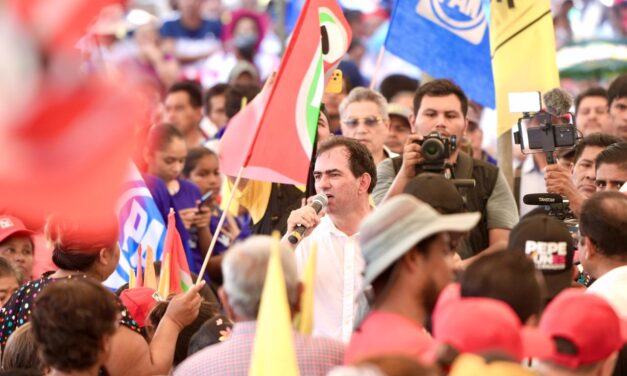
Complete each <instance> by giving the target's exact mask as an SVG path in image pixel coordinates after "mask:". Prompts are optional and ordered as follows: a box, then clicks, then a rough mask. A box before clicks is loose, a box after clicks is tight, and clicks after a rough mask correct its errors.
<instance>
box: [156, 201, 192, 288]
mask: <svg viewBox="0 0 627 376" xmlns="http://www.w3.org/2000/svg"><path fill="white" fill-rule="evenodd" d="M163 248H164V251H163V255H162V258H161V260H162V264H161V271H162V273H161V277H160V278H163V277H164V273H163V270H165V269H166V268H167V266H166V265H164V263H165V262H166V260H167V257H166V254H169V255H170V257H169V262H170V265H169V268H168V269H169V271H170V272H169V273H167V274H169V277H170V281H169V282H170V283H169V286H170V288H169V293H170V294H178V293H179V292H181V291H187V290H189V289H190V288H191V287H192V285H193V283H192V274H191V273H190V271H189V265H188V263H187V258H186V257H185V248H183V242H182V241H181V236H180V234H179V232H178V231H177V230H176V220H175V219H174V211H173V210H170V214H168V229H167V232H166V234H165V244H164V246H163ZM165 283H167V281H166V282H165ZM159 285H161V282H159ZM163 298H166V297H165V296H164V297H163Z"/></svg>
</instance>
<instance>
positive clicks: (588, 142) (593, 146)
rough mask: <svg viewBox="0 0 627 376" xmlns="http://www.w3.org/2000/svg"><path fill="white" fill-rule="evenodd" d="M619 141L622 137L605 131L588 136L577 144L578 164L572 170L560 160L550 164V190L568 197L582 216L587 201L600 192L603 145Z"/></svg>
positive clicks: (548, 190) (547, 188)
mask: <svg viewBox="0 0 627 376" xmlns="http://www.w3.org/2000/svg"><path fill="white" fill-rule="evenodd" d="M616 142H620V139H619V138H617V137H614V136H611V135H608V134H605V133H593V134H591V135H589V136H586V137H584V138H583V139H582V140H581V141H579V143H577V146H575V164H574V166H573V168H572V169H571V170H570V171H569V170H568V169H567V168H565V167H564V166H562V165H560V164H552V165H548V166H547V167H546V169H545V173H544V180H545V182H546V190H547V192H549V193H558V194H561V195H562V196H565V197H566V198H568V201H569V204H570V209H571V210H572V211H573V213H574V214H575V216H577V217H579V212H580V211H581V204H582V203H583V201H584V200H585V199H587V198H588V197H590V196H591V195H592V194H593V193H594V192H596V186H595V180H596V173H595V159H596V157H597V155H599V153H601V151H603V149H605V148H606V147H608V146H610V145H612V144H614V143H616Z"/></svg>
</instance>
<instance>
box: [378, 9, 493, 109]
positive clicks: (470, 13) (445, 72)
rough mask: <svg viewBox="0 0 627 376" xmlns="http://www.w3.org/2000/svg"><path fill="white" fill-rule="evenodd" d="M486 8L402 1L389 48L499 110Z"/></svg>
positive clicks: (391, 29) (386, 43)
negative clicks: (493, 76)
mask: <svg viewBox="0 0 627 376" xmlns="http://www.w3.org/2000/svg"><path fill="white" fill-rule="evenodd" d="M485 10H486V9H485V5H484V4H483V3H482V0H397V1H396V6H395V7H394V11H393V13H392V20H391V23H390V30H389V32H388V35H387V38H386V40H385V48H386V50H388V51H390V52H392V53H393V54H395V55H397V56H399V57H400V58H402V59H404V60H407V61H408V62H410V63H412V64H414V65H416V66H417V67H419V68H420V69H422V70H424V71H425V72H426V73H428V74H429V75H430V76H432V77H434V78H449V79H451V80H453V81H455V83H457V84H458V85H459V86H461V88H462V89H463V90H464V91H465V92H466V94H467V95H468V96H469V97H470V98H471V99H472V100H474V101H476V102H478V103H480V104H482V105H484V106H487V107H491V108H494V82H493V80H492V64H491V60H490V38H489V33H488V24H489V17H488V14H487V12H485Z"/></svg>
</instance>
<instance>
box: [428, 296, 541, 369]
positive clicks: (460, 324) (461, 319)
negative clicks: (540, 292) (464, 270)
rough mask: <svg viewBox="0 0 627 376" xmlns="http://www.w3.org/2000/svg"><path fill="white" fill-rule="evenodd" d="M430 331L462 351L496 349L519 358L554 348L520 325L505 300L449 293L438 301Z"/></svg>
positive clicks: (539, 353) (532, 331)
mask: <svg viewBox="0 0 627 376" xmlns="http://www.w3.org/2000/svg"><path fill="white" fill-rule="evenodd" d="M433 335H434V337H435V339H436V340H437V341H438V342H440V343H446V344H448V345H450V346H452V347H453V348H455V350H457V351H459V352H462V353H474V354H481V353H486V352H491V351H495V352H499V353H503V354H506V355H509V356H511V357H512V358H514V359H516V360H518V361H520V360H521V359H523V358H526V357H536V356H539V355H546V354H550V353H552V352H553V343H552V342H551V340H550V339H549V338H548V337H546V336H545V335H543V334H542V333H541V332H540V331H538V330H535V329H532V328H527V327H523V326H522V324H521V323H520V320H519V319H518V316H516V313H515V312H514V310H513V309H512V308H510V306H508V305H507V304H505V303H503V302H501V301H499V300H494V299H489V298H459V299H453V298H451V297H450V296H449V299H446V301H444V302H439V303H438V308H437V310H436V311H435V312H434V316H433Z"/></svg>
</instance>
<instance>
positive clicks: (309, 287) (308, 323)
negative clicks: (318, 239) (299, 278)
mask: <svg viewBox="0 0 627 376" xmlns="http://www.w3.org/2000/svg"><path fill="white" fill-rule="evenodd" d="M317 255H318V246H317V244H316V243H315V242H314V243H312V245H311V251H310V253H309V259H308V260H307V266H305V273H304V275H303V294H302V295H301V299H300V314H299V315H298V317H297V319H296V320H295V324H296V328H297V329H298V331H299V332H301V333H302V334H305V335H311V332H312V330H313V312H314V279H315V277H316V261H317V260H318V258H317V257H318V256H317Z"/></svg>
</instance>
